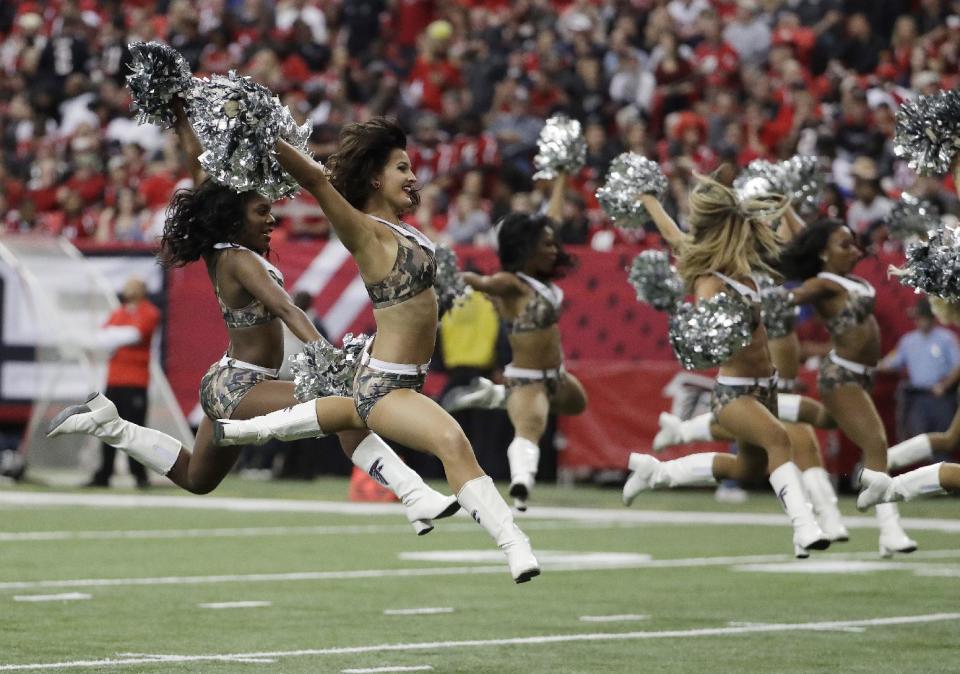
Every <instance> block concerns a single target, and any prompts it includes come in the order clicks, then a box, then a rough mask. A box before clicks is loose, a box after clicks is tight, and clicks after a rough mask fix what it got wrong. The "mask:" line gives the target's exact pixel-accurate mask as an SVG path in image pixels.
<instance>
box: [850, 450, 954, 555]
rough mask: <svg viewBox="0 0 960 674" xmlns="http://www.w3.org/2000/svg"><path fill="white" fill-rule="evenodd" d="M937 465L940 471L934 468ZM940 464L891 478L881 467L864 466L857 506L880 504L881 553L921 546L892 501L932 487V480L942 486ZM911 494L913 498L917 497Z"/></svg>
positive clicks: (864, 508)
mask: <svg viewBox="0 0 960 674" xmlns="http://www.w3.org/2000/svg"><path fill="white" fill-rule="evenodd" d="M934 468H936V469H937V470H936V472H933V470H932V469H934ZM939 468H940V466H939V465H936V466H924V467H923V468H920V469H918V470H914V471H911V472H910V473H907V474H906V475H910V476H911V477H908V478H906V479H903V480H900V478H901V477H906V476H898V477H895V478H892V477H890V476H889V475H887V474H886V473H882V472H880V471H879V470H870V469H869V468H864V469H863V470H862V471H861V473H860V489H861V491H860V495H859V496H857V508H858V509H859V510H866V509H867V508H869V507H870V506H872V505H876V506H877V525H878V526H879V527H880V541H879V546H880V556H881V557H892V556H893V553H895V552H904V553H906V552H913V551H914V550H916V549H917V542H916V541H915V540H913V539H911V538H910V537H909V536H907V532H905V531H904V530H903V527H902V526H900V511H899V510H898V509H897V504H896V503H892V501H902V500H904V499H905V498H906V494H907V492H914V493H913V496H917V495H919V494H920V490H921V489H925V488H931V487H932V484H931V483H932V482H935V483H936V486H937V488H939V487H940V477H939V472H940V471H939ZM914 473H916V474H917V475H913V474H914ZM895 480H900V482H899V488H894V486H893V483H894V481H895ZM913 496H911V498H913Z"/></svg>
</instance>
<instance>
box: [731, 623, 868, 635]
mask: <svg viewBox="0 0 960 674" xmlns="http://www.w3.org/2000/svg"><path fill="white" fill-rule="evenodd" d="M727 624H728V625H729V626H730V627H755V626H757V625H769V624H770V623H755V622H743V621H739V620H731V621H730V622H728V623H727ZM803 629H805V630H810V631H813V632H851V633H853V634H860V633H861V632H866V631H867V628H866V627H834V626H831V627H807V628H803Z"/></svg>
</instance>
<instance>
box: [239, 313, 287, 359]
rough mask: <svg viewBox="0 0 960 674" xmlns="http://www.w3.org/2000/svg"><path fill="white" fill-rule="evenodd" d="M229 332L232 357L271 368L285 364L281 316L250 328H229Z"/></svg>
mask: <svg viewBox="0 0 960 674" xmlns="http://www.w3.org/2000/svg"><path fill="white" fill-rule="evenodd" d="M227 334H228V335H229V336H230V347H229V348H228V350H227V354H228V355H229V356H230V357H231V358H236V359H237V360H242V361H244V362H246V363H251V364H253V365H259V366H260V367H266V368H270V369H271V370H276V369H279V368H280V366H281V365H283V323H282V322H281V321H280V319H279V318H274V319H273V320H272V321H270V322H269V323H263V324H262V325H252V326H250V327H248V328H227Z"/></svg>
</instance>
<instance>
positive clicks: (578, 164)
mask: <svg viewBox="0 0 960 674" xmlns="http://www.w3.org/2000/svg"><path fill="white" fill-rule="evenodd" d="M586 161H587V142H586V141H585V140H584V139H583V129H582V127H581V126H580V122H578V121H577V120H575V119H570V118H569V117H567V116H566V115H554V116H553V117H551V118H550V119H548V120H547V123H546V125H545V126H544V127H543V129H541V131H540V138H539V139H538V140H537V156H535V157H534V158H533V165H534V166H536V167H537V172H536V173H534V174H533V179H534V180H553V179H554V178H556V177H557V174H558V173H559V172H561V171H562V172H564V173H568V174H570V173H576V172H577V171H579V170H580V169H581V168H582V167H583V165H584V163H585V162H586Z"/></svg>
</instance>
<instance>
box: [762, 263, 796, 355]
mask: <svg viewBox="0 0 960 674" xmlns="http://www.w3.org/2000/svg"><path fill="white" fill-rule="evenodd" d="M753 278H754V279H756V281H757V285H758V286H759V289H760V303H761V307H762V309H763V324H764V326H765V327H766V328H767V337H769V338H770V339H780V338H781V337H786V336H787V335H789V334H790V333H791V332H793V328H794V325H795V324H796V321H797V310H798V308H797V306H796V305H794V304H793V303H792V302H789V301H788V296H789V294H790V291H789V290H787V289H786V288H784V287H783V286H781V285H777V284H776V282H775V281H774V280H773V278H772V277H771V276H770V275H769V274H754V275H753Z"/></svg>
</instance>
